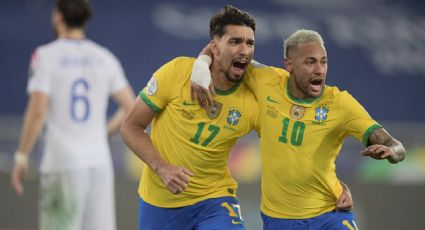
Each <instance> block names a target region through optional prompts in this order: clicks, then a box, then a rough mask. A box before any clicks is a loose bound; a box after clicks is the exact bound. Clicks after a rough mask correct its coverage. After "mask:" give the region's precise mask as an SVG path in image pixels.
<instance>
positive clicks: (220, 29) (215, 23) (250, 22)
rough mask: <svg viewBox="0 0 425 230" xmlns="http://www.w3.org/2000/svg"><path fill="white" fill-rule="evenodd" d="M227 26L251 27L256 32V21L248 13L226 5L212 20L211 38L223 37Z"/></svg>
mask: <svg viewBox="0 0 425 230" xmlns="http://www.w3.org/2000/svg"><path fill="white" fill-rule="evenodd" d="M227 25H238V26H248V27H251V28H252V30H253V31H254V32H255V20H254V18H253V17H252V16H251V15H250V14H249V13H247V12H245V11H242V10H239V9H238V8H236V7H234V6H231V5H226V6H225V7H224V8H223V9H222V10H220V11H218V12H217V13H216V14H214V15H213V16H212V18H211V20H210V37H211V39H213V38H214V37H215V36H218V37H221V36H223V34H224V33H225V31H224V28H225V27H226V26H227Z"/></svg>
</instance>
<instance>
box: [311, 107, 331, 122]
mask: <svg viewBox="0 0 425 230" xmlns="http://www.w3.org/2000/svg"><path fill="white" fill-rule="evenodd" d="M328 112H329V108H328V107H326V106H319V107H317V108H316V110H315V115H314V119H316V121H326V119H328Z"/></svg>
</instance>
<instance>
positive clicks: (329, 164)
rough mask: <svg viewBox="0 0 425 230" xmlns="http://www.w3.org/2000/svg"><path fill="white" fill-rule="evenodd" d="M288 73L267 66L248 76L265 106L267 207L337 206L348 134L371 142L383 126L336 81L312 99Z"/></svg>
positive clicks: (288, 214) (276, 210)
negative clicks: (294, 87)
mask: <svg viewBox="0 0 425 230" xmlns="http://www.w3.org/2000/svg"><path fill="white" fill-rule="evenodd" d="M254 65H258V64H256V63H254ZM288 76H289V73H288V72H286V71H285V70H283V69H278V68H271V67H264V68H256V69H255V71H253V72H250V75H247V76H245V79H244V80H245V81H246V82H247V84H248V85H249V86H250V88H251V89H252V90H253V91H254V94H255V95H256V97H257V100H258V103H259V106H260V124H261V134H260V135H261V138H260V152H261V159H262V179H261V186H262V200H261V211H262V212H263V213H265V214H266V215H268V216H271V217H275V218H289V219H304V218H310V217H314V216H318V215H320V214H323V213H325V212H329V211H332V210H334V209H335V205H336V200H337V198H338V197H339V196H340V194H341V192H342V186H341V185H340V182H339V180H338V178H337V175H336V172H335V159H336V157H337V155H338V154H339V151H340V150H341V147H342V144H343V141H344V138H345V137H346V136H348V135H351V136H354V137H355V138H356V139H358V140H360V141H362V142H363V143H364V144H365V145H366V144H367V140H368V137H369V134H370V133H371V132H372V131H373V130H374V129H376V128H379V127H381V126H379V125H378V124H377V122H376V121H374V120H373V119H372V118H371V117H370V116H369V114H368V113H367V112H366V110H365V109H364V108H363V107H362V106H361V105H360V104H359V103H358V102H357V101H356V100H355V99H354V98H353V97H352V96H351V95H350V94H349V93H348V92H346V91H340V90H339V89H338V88H336V87H330V86H325V88H324V91H323V93H322V95H321V96H320V97H318V98H314V99H311V100H301V99H296V98H294V97H292V96H291V95H290V93H289V90H288Z"/></svg>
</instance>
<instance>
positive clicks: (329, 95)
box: [324, 85, 357, 105]
mask: <svg viewBox="0 0 425 230" xmlns="http://www.w3.org/2000/svg"><path fill="white" fill-rule="evenodd" d="M324 93H325V98H326V100H327V101H331V102H334V103H335V102H339V103H340V104H341V105H349V104H350V103H351V102H354V101H357V100H356V99H355V98H354V97H353V96H352V95H351V94H350V93H349V92H348V91H346V90H340V89H339V88H338V87H336V86H328V85H326V88H325V92H324Z"/></svg>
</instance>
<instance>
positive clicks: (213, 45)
mask: <svg viewBox="0 0 425 230" xmlns="http://www.w3.org/2000/svg"><path fill="white" fill-rule="evenodd" d="M210 46H211V52H212V53H213V56H214V57H216V56H218V55H219V54H220V49H219V48H218V41H217V39H213V40H212V41H211V44H210Z"/></svg>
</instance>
